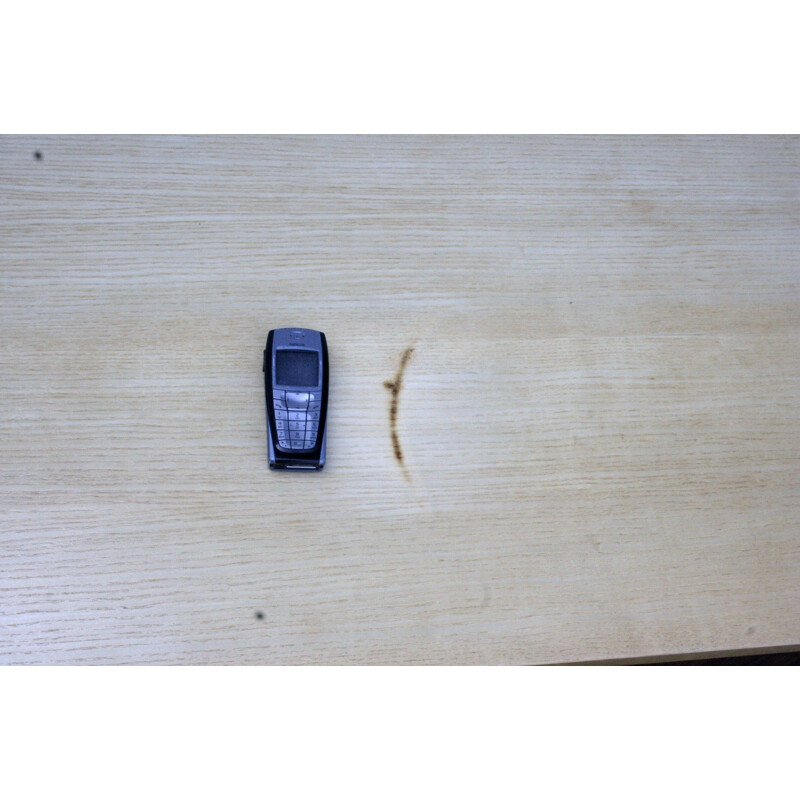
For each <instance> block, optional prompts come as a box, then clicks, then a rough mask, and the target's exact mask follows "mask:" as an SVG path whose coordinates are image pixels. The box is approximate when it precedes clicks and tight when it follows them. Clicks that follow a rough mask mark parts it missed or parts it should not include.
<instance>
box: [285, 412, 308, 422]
mask: <svg viewBox="0 0 800 800" xmlns="http://www.w3.org/2000/svg"><path fill="white" fill-rule="evenodd" d="M289 419H290V420H292V421H293V422H305V421H306V412H305V411H290V412H289Z"/></svg>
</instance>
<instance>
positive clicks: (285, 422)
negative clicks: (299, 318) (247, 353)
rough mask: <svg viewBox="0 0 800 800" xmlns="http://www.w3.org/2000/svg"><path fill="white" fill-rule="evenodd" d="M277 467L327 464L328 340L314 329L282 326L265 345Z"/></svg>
mask: <svg viewBox="0 0 800 800" xmlns="http://www.w3.org/2000/svg"><path fill="white" fill-rule="evenodd" d="M263 370H264V390H265V392H266V399H267V448H268V451H269V466H270V468H271V469H313V470H319V469H322V468H323V467H324V466H325V437H326V430H325V420H326V416H327V413H326V412H327V408H328V343H327V341H326V339H325V334H324V333H321V332H320V331H314V330H311V329H309V328H276V329H275V330H272V331H270V332H269V336H268V337H267V348H266V350H264V363H263Z"/></svg>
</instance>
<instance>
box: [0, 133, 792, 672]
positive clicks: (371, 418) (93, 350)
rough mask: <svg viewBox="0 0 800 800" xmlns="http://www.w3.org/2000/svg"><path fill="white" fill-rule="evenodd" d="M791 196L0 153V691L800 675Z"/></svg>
mask: <svg viewBox="0 0 800 800" xmlns="http://www.w3.org/2000/svg"><path fill="white" fill-rule="evenodd" d="M37 150H38V151H40V153H41V155H42V157H41V159H39V160H37V159H36V158H35V157H34V151H37ZM799 187H800V139H798V138H797V137H684V138H680V137H562V138H558V137H556V138H541V137H530V138H527V137H509V138H499V137H498V138H492V137H488V138H483V137H330V138H325V137H319V138H314V137H298V138H291V137H289V138H285V137H283V138H245V137H242V138H225V137H221V138H220V137H217V138H195V137H186V138H170V137H166V138H155V137H144V138H136V137H134V138H125V137H122V138H88V137H27V138H26V137H4V138H0V276H1V280H2V284H1V287H0V288H1V294H0V298H1V299H0V336H1V337H2V338H1V339H0V375H1V376H2V391H0V435H1V437H2V449H1V450H0V520H1V532H2V542H1V544H0V660H2V662H3V663H8V664H12V663H13V664H25V663H46V664H62V663H72V664H105V663H108V664H117V663H133V664H139V663H152V664H173V663H174V664H260V663H269V664H282V663H292V664H306V663H308V664H313V663H327V664H349V663H354V664H372V663H404V664H405V663H407V664H438V663H465V664H473V663H490V664H495V663H546V662H564V661H582V660H604V659H620V658H653V657H659V656H660V655H666V654H669V655H670V656H672V657H674V654H678V653H691V652H703V653H708V652H713V651H724V650H736V649H741V648H752V649H758V648H770V647H780V646H788V645H797V644H800V613H798V612H799V611H800V506H799V505H798V498H800V362H799V361H798V354H799V353H800V212H799V211H798V208H800V205H799V201H800V189H799ZM285 325H302V326H308V327H313V328H318V329H320V330H323V331H325V333H326V334H327V336H328V342H329V346H330V355H331V371H332V383H331V401H330V408H329V425H330V428H329V437H328V465H327V467H326V469H325V470H324V471H323V472H322V473H319V474H313V475H309V474H300V475H298V474H278V473H271V472H269V470H268V469H267V462H266V441H265V418H264V396H263V383H262V380H263V379H262V373H261V371H260V369H261V351H262V349H263V347H264V342H265V339H266V335H267V332H268V331H269V329H270V328H273V327H280V326H285ZM409 348H413V355H412V357H411V358H410V359H409V360H408V363H407V364H406V368H405V371H404V375H403V377H402V388H401V390H400V391H399V392H398V396H397V415H396V426H397V439H398V443H399V445H400V447H401V448H402V455H403V464H404V467H405V471H406V473H407V474H406V473H404V470H403V468H402V467H401V465H400V464H399V463H398V461H397V459H396V457H395V453H394V447H393V442H392V435H391V426H390V418H389V417H390V404H391V402H392V396H391V392H388V391H387V390H386V388H385V387H384V382H386V381H389V382H390V383H391V382H392V381H393V380H394V379H395V376H396V374H397V372H398V368H399V366H400V361H401V358H402V357H403V354H404V352H406V350H407V349H409ZM257 613H260V614H261V615H262V618H258V617H257Z"/></svg>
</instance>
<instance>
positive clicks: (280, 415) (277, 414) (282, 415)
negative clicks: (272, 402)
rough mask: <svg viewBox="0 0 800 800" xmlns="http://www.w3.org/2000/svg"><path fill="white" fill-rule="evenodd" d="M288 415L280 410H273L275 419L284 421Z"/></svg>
mask: <svg viewBox="0 0 800 800" xmlns="http://www.w3.org/2000/svg"><path fill="white" fill-rule="evenodd" d="M287 414H288V412H287V411H283V410H282V409H280V408H276V409H275V419H276V420H277V419H286V415H287Z"/></svg>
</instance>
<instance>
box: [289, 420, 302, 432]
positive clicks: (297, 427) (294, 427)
mask: <svg viewBox="0 0 800 800" xmlns="http://www.w3.org/2000/svg"><path fill="white" fill-rule="evenodd" d="M305 429H306V424H305V422H290V423H289V430H290V431H303V432H305Z"/></svg>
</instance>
